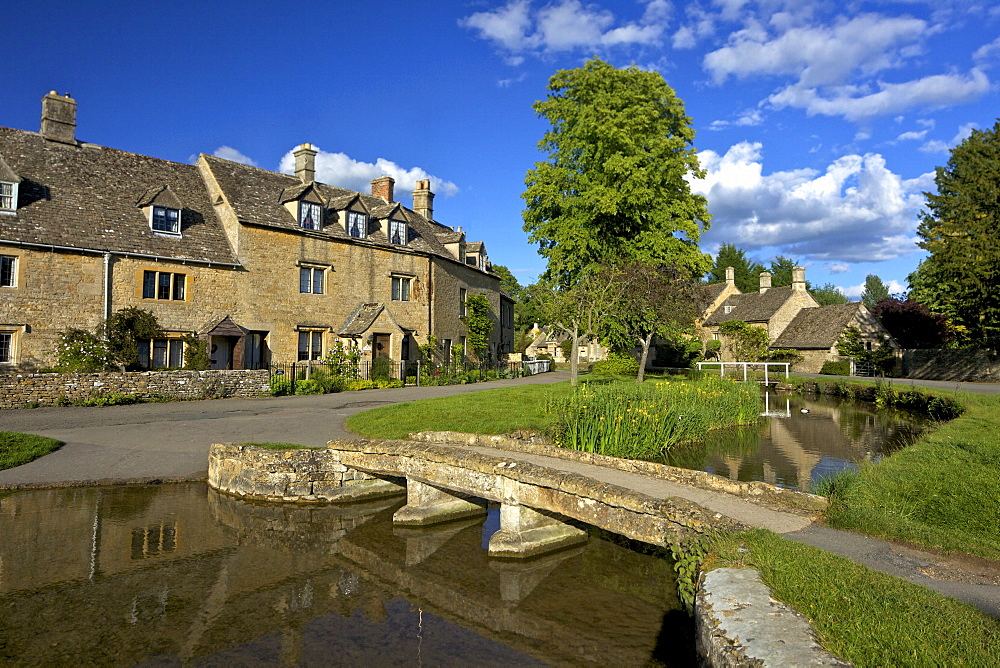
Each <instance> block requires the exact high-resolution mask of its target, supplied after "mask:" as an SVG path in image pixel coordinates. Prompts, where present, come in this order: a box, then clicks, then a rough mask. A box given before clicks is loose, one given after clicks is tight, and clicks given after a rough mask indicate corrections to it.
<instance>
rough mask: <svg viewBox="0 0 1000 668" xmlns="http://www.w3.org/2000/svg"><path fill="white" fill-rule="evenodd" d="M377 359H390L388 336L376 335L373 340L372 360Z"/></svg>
mask: <svg viewBox="0 0 1000 668" xmlns="http://www.w3.org/2000/svg"><path fill="white" fill-rule="evenodd" d="M376 357H390V355H389V335H388V334H376V335H375V336H374V338H373V339H372V359H374V358H376Z"/></svg>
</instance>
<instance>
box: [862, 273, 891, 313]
mask: <svg viewBox="0 0 1000 668" xmlns="http://www.w3.org/2000/svg"><path fill="white" fill-rule="evenodd" d="M890 296H891V295H890V294H889V288H888V287H887V286H886V284H885V283H883V282H882V279H881V278H879V277H878V276H876V275H875V274H868V275H867V276H865V289H864V290H862V291H861V301H862V303H863V304H864V305H865V307H866V308H867V309H868V310H869V311H871V310H872V309H873V308H875V305H876V304H878V303H879V302H880V301H882V300H883V299H888V298H889V297H890Z"/></svg>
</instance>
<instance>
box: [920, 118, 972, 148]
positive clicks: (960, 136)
mask: <svg viewBox="0 0 1000 668" xmlns="http://www.w3.org/2000/svg"><path fill="white" fill-rule="evenodd" d="M978 127H979V125H978V124H977V123H965V124H963V125H960V126H959V128H958V132H956V133H955V136H954V137H952V138H951V141H948V142H945V141H941V140H939V139H932V140H930V141H929V142H927V143H926V144H924V145H923V146H921V147H920V150H921V151H923V152H924V153H947V152H948V151H950V150H951V149H953V148H955V147H956V146H958V145H959V144H961V143H962V142H963V141H965V140H966V139H968V138H969V135H971V134H972V131H973V130H975V129H976V128H978Z"/></svg>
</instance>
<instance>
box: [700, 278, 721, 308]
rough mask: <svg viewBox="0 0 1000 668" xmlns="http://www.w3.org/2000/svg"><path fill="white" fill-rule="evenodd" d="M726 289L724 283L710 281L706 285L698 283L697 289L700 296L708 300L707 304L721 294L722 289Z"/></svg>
mask: <svg viewBox="0 0 1000 668" xmlns="http://www.w3.org/2000/svg"><path fill="white" fill-rule="evenodd" d="M725 289H726V284H725V283H710V284H708V285H699V286H698V291H699V292H701V293H702V296H703V297H704V298H705V299H706V300H707V301H708V303H709V304H711V303H712V302H714V301H715V300H716V299H718V298H719V295H721V294H722V291H723V290H725Z"/></svg>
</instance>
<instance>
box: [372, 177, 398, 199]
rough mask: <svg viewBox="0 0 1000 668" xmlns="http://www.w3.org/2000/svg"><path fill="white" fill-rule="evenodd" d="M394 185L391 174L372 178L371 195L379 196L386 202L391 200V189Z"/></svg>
mask: <svg viewBox="0 0 1000 668" xmlns="http://www.w3.org/2000/svg"><path fill="white" fill-rule="evenodd" d="M395 185H396V181H395V179H393V178H392V177H391V176H380V177H378V178H377V179H372V195H373V196H375V197H381V198H382V199H384V200H385V201H386V202H391V201H392V189H393V186H395Z"/></svg>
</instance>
